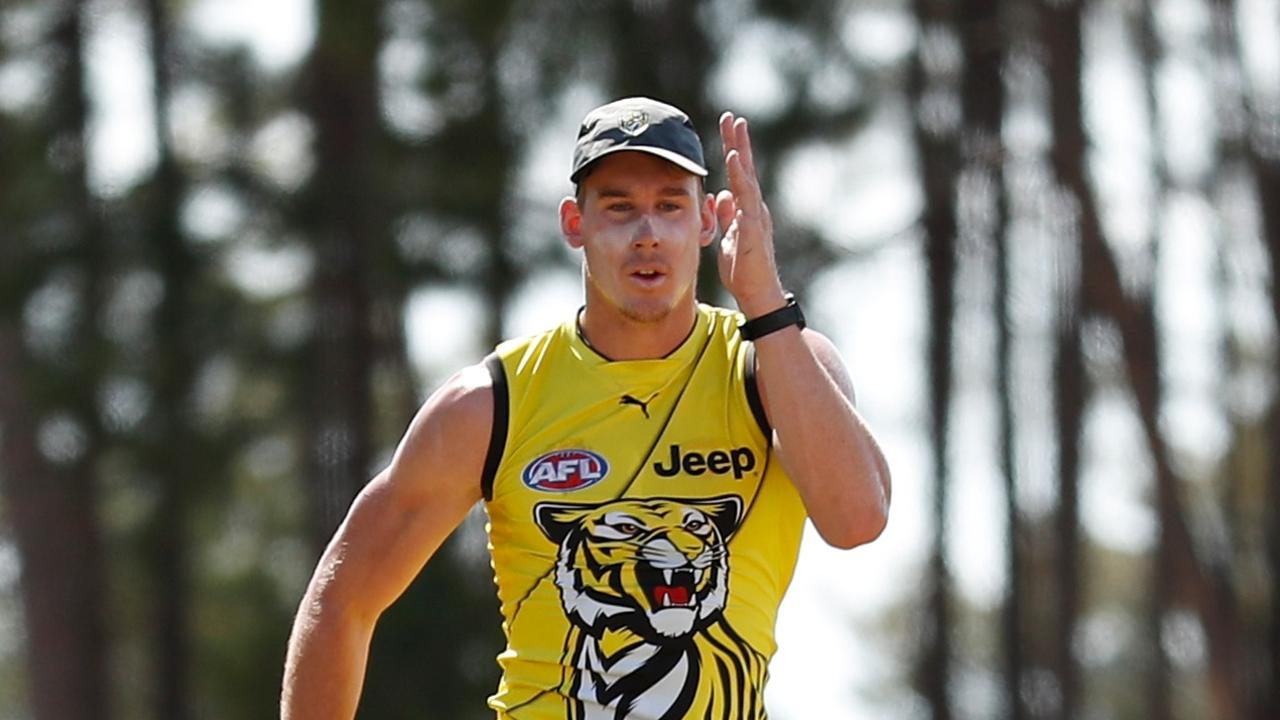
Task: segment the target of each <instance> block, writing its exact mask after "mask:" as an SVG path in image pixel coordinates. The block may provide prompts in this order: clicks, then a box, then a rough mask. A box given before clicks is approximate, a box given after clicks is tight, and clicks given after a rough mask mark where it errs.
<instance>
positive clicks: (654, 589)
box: [637, 567, 704, 610]
mask: <svg viewBox="0 0 1280 720" xmlns="http://www.w3.org/2000/svg"><path fill="white" fill-rule="evenodd" d="M638 570H639V572H638V573H637V574H638V576H639V579H640V587H641V588H643V589H644V594H645V597H646V598H648V600H649V604H650V606H651V607H652V609H654V610H662V609H663V608H673V607H683V608H690V607H693V606H694V603H695V601H696V600H697V582H698V580H700V579H701V576H702V573H703V572H704V571H702V570H694V569H692V568H686V569H679V570H670V569H668V570H659V569H657V568H652V567H642V568H638Z"/></svg>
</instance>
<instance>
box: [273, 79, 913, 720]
mask: <svg viewBox="0 0 1280 720" xmlns="http://www.w3.org/2000/svg"><path fill="white" fill-rule="evenodd" d="M720 132H721V137H722V142H723V149H724V154H725V165H726V168H727V173H728V180H729V189H728V190H722V191H720V193H719V194H718V195H716V196H712V195H710V194H705V193H704V192H703V178H704V177H705V176H706V174H707V170H706V168H705V163H704V161H703V155H702V145H701V141H700V140H699V139H698V136H697V133H696V132H695V130H694V129H693V126H692V124H691V123H690V122H689V119H688V118H687V117H686V116H685V114H684V113H683V112H681V111H679V110H678V109H676V108H674V107H671V106H670V105H666V104H663V103H659V102H656V101H654V100H649V99H645V98H628V99H624V100H619V101H617V102H614V103H610V104H608V105H604V106H602V107H600V108H597V109H595V110H593V111H592V112H591V113H590V114H588V115H587V118H586V119H585V120H584V122H583V125H582V128H581V130H580V132H579V137H578V142H577V146H576V148H575V151H574V166H573V172H572V174H571V176H570V179H571V180H572V181H573V182H574V183H575V184H576V185H577V193H576V195H575V196H574V197H567V198H565V199H564V200H563V201H562V202H561V204H560V226H561V230H562V231H563V233H564V236H565V239H566V240H567V242H568V243H569V245H570V246H572V247H574V248H581V249H582V250H583V255H584V277H585V281H584V284H585V289H586V304H585V306H584V307H583V308H582V310H581V311H580V312H579V314H578V316H577V317H576V318H573V319H570V320H568V321H567V322H565V323H564V324H562V325H561V326H559V327H557V328H555V329H553V330H551V331H548V332H545V333H542V334H539V335H535V336H532V337H527V338H521V339H518V340H513V341H508V342H506V343H503V344H502V345H499V346H498V348H497V350H496V351H495V353H494V354H493V355H491V356H490V357H489V358H488V359H486V361H485V362H484V363H482V364H480V365H477V366H474V367H470V368H466V369H464V370H462V371H461V372H459V373H457V374H456V375H454V376H453V377H452V378H450V379H449V380H447V381H446V382H445V384H444V385H443V387H441V388H440V389H439V390H437V391H436V393H435V394H434V395H432V396H431V397H430V398H429V399H428V400H427V402H426V403H425V404H424V405H423V407H422V409H421V411H419V413H418V415H417V417H415V418H414V420H413V422H412V424H411V425H410V427H409V429H408V431H407V433H406V435H405V437H404V439H403V441H402V442H401V444H400V447H399V448H398V449H397V451H396V454H395V456H394V458H393V459H392V461H391V464H390V466H389V467H387V468H386V469H385V470H383V471H382V472H381V473H379V474H378V476H377V477H375V478H374V479H373V480H372V481H371V482H370V483H369V485H368V486H367V487H366V488H365V489H364V491H363V492H361V493H360V496H359V497H358V498H356V501H355V502H354V503H353V504H352V507H351V510H350V513H349V514H348V516H347V518H346V520H345V521H344V523H343V524H342V527H340V528H339V529H338V531H337V534H336V535H335V536H334V538H333V540H332V542H331V543H330V544H329V547H328V548H327V549H326V551H325V553H324V556H323V557H322V558H321V560H320V563H319V566H318V567H317V568H316V572H315V576H314V577H313V578H312V580H311V584H310V586H309V587H308V588H307V592H306V596H305V597H304V598H303V600H302V604H301V607H300V608H299V610H298V616H297V619H296V622H295V624H294V628H293V636H292V639H291V641H290V645H289V655H288V659H287V662H286V666H285V680H284V692H283V697H282V701H281V705H282V713H283V717H284V718H285V719H286V720H304V719H305V720H317V719H320V718H344V719H345V718H351V717H352V716H353V715H354V713H355V709H356V705H357V701H358V698H359V694H360V687H361V684H362V678H363V675H364V666H365V661H366V658H367V654H368V647H369V642H370V638H371V636H372V633H373V628H374V624H375V623H376V621H377V619H378V616H379V615H380V614H381V613H382V611H383V610H384V609H385V608H386V607H387V606H389V605H390V604H391V603H392V602H393V601H394V600H395V599H396V598H397V597H398V596H399V595H400V594H401V593H402V592H403V591H404V589H405V588H406V587H407V586H408V584H409V582H410V581H411V580H412V579H413V578H414V576H415V575H416V574H417V573H418V571H419V570H420V569H421V567H422V566H423V564H424V563H425V562H426V561H427V560H428V559H429V558H430V557H431V556H432V554H433V553H434V552H435V551H436V549H437V548H438V547H439V546H440V544H441V543H442V542H443V541H444V540H445V538H446V537H447V536H448V535H449V533H450V532H451V531H452V530H453V529H454V528H455V527H456V526H457V525H458V523H459V522H460V521H461V520H462V519H463V517H464V516H465V515H466V514H467V512H468V510H469V509H470V508H471V507H472V506H473V505H474V504H475V503H476V502H477V501H480V500H484V501H485V503H486V510H487V511H488V514H489V521H490V523H489V541H490V547H491V551H492V556H493V568H494V575H495V579H496V582H497V586H498V595H499V599H500V601H501V607H502V615H503V620H504V622H503V629H504V632H505V634H506V636H507V641H508V646H507V649H506V651H505V652H503V653H502V655H500V656H499V658H498V661H499V664H500V665H501V666H502V668H503V678H502V681H501V683H500V685H499V687H498V691H497V693H496V694H495V695H494V696H493V697H491V698H490V699H489V705H490V707H492V708H493V709H494V710H495V711H496V712H497V715H498V717H499V718H543V719H549V718H557V719H559V718H590V719H595V718H601V719H603V718H610V719H616V718H634V719H636V720H639V719H642V718H643V719H652V720H657V719H658V718H663V719H667V720H671V719H674V718H684V717H698V718H702V717H716V718H721V717H726V718H762V717H764V716H765V712H764V704H763V698H762V691H763V687H764V683H765V678H766V668H767V664H768V661H769V659H770V657H772V655H773V652H774V649H775V643H774V638H773V628H774V621H775V618H776V614H777V609H778V604H779V603H780V602H781V599H782V595H783V593H784V592H785V590H786V587H787V584H788V583H789V582H790V579H791V574H792V571H793V569H794V566H795V560H796V555H797V552H798V549H799V543H800V535H801V530H802V526H803V523H804V518H805V517H806V515H807V516H808V517H809V518H811V519H812V521H813V523H814V526H815V527H816V528H817V530H818V532H819V533H820V534H821V535H822V537H823V539H825V540H826V541H827V542H828V543H830V544H832V545H835V546H838V547H843V548H851V547H854V546H856V545H859V544H862V543H866V542H869V541H871V540H873V539H875V538H876V537H877V536H878V535H879V534H880V532H881V530H882V529H883V528H884V525H885V522H886V517H887V512H888V505H889V473H888V468H887V467H886V465H885V461H884V458H883V456H882V455H881V453H880V450H879V449H878V447H877V445H876V442H875V440H874V438H873V437H872V435H871V433H870V431H869V430H868V429H867V427H866V426H865V424H864V423H863V421H862V419H861V417H860V416H859V415H858V413H857V411H856V410H855V409H854V405H853V388H852V385H851V383H850V381H849V377H848V374H847V372H846V371H845V369H844V366H843V365H842V363H841V361H840V358H839V356H838V354H837V353H836V351H835V349H834V347H833V346H832V344H831V343H830V341H828V340H827V339H826V338H825V337H823V336H822V335H820V334H818V333H816V332H814V331H812V330H808V329H805V328H804V318H803V316H802V315H801V313H800V311H799V306H798V305H797V304H796V303H795V301H794V300H793V299H791V298H790V296H789V295H786V294H784V292H783V289H782V286H781V283H780V281H779V279H778V272H777V267H776V265H775V259H774V249H773V237H772V231H773V227H772V222H771V220H770V216H769V211H768V208H767V207H766V206H765V203H764V200H763V199H762V197H761V193H760V184H759V181H758V179H757V176H756V168H755V163H754V162H753V159H752V155H751V142H750V138H749V136H748V131H747V122H746V120H745V119H741V118H735V117H734V116H733V115H732V114H731V113H725V114H724V116H722V117H721V119H720ZM717 220H718V226H719V227H722V228H724V234H723V237H722V238H721V239H720V242H719V269H720V277H721V279H722V280H723V281H724V284H725V287H726V288H728V290H729V291H730V292H731V293H732V294H733V296H734V298H735V299H736V300H737V303H738V307H739V309H740V311H741V316H740V315H738V314H737V313H733V312H730V311H728V310H722V309H719V308H712V307H709V306H706V305H700V304H698V303H697V301H696V300H695V278H696V276H697V269H698V256H699V250H700V248H702V247H705V246H707V245H710V244H711V243H712V242H713V241H714V240H715V235H716V232H717ZM744 321H745V322H744Z"/></svg>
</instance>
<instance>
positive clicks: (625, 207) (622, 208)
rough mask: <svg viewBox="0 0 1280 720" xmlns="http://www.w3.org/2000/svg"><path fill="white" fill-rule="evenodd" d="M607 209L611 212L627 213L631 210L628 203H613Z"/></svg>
mask: <svg viewBox="0 0 1280 720" xmlns="http://www.w3.org/2000/svg"><path fill="white" fill-rule="evenodd" d="M608 209H609V210H610V211H612V212H627V211H629V210H630V209H631V204H630V203H613V204H611V205H609V206H608Z"/></svg>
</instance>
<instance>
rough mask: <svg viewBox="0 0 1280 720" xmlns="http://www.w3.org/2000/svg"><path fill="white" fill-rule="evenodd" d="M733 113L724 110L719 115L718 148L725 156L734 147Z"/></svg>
mask: <svg viewBox="0 0 1280 720" xmlns="http://www.w3.org/2000/svg"><path fill="white" fill-rule="evenodd" d="M733 120H734V117H733V113H731V112H729V111H728V110H726V111H725V112H724V113H722V114H721V115H720V148H721V151H722V152H723V153H724V155H725V156H728V155H729V151H730V150H732V149H733V147H734V132H733Z"/></svg>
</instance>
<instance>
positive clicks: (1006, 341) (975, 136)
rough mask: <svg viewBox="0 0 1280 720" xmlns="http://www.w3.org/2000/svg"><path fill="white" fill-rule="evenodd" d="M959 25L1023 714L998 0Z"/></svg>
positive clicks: (1015, 699) (1011, 654) (966, 148)
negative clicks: (978, 189) (980, 192)
mask: <svg viewBox="0 0 1280 720" xmlns="http://www.w3.org/2000/svg"><path fill="white" fill-rule="evenodd" d="M958 29H959V33H960V40H961V45H962V47H963V52H964V77H963V80H962V91H961V98H962V99H963V107H964V122H965V132H964V134H963V136H962V138H963V140H962V143H963V144H962V148H961V149H962V152H963V153H964V162H965V165H966V172H968V173H973V174H974V176H975V178H976V179H979V180H978V181H979V182H980V183H981V186H982V187H984V188H986V189H987V195H988V196H989V199H988V201H987V202H983V203H981V209H980V211H979V212H977V213H975V216H974V217H972V218H969V221H970V222H972V223H973V224H974V225H975V227H973V228H971V231H972V232H974V233H975V234H977V235H978V236H979V237H981V238H983V239H984V240H986V241H989V242H990V243H991V244H992V247H993V248H994V249H995V253H994V259H993V262H994V263H995V308H994V310H995V317H996V404H997V407H999V417H1000V419H999V427H1000V469H1001V474H1002V475H1003V476H1004V483H1005V488H1004V489H1005V522H1006V523H1007V537H1006V552H1007V555H1006V557H1005V572H1006V575H1007V583H1008V596H1007V597H1006V598H1005V602H1004V606H1003V608H1002V609H1001V621H1000V626H1001V644H1002V648H1003V655H1004V658H1003V659H1004V685H1005V696H1006V701H1007V703H1008V717H1010V718H1012V720H1022V718H1023V717H1025V716H1026V712H1025V709H1024V702H1023V698H1022V690H1021V689H1022V685H1023V675H1024V669H1025V665H1026V661H1025V659H1024V657H1023V637H1022V636H1023V633H1022V618H1023V588H1022V560H1021V558H1022V554H1023V547H1022V545H1023V543H1024V539H1023V535H1024V533H1023V528H1022V522H1021V519H1020V513H1019V512H1018V481H1017V462H1016V459H1015V453H1016V445H1015V442H1016V438H1015V432H1014V410H1013V393H1014V390H1013V363H1012V359H1013V328H1012V320H1011V318H1010V312H1009V302H1010V297H1009V294H1010V293H1009V248H1008V238H1007V237H1006V235H1007V232H1006V229H1007V226H1008V204H1009V203H1008V196H1007V195H1006V193H1005V187H1004V158H1005V151H1004V144H1003V138H1002V135H1001V126H1002V120H1003V118H1004V96H1005V93H1004V78H1003V77H1002V75H1001V69H1002V67H1003V64H1004V57H1005V38H1004V35H1005V33H1004V27H1003V19H1002V17H1001V14H1000V2H998V0H971V1H970V2H966V3H962V4H961V5H960V11H959V17H958Z"/></svg>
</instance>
